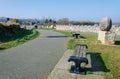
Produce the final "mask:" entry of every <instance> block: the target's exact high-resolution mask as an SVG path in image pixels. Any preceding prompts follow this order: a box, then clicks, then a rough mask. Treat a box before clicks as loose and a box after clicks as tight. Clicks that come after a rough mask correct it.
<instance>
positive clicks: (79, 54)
mask: <svg viewBox="0 0 120 79" xmlns="http://www.w3.org/2000/svg"><path fill="white" fill-rule="evenodd" d="M86 48H88V47H87V45H86V44H76V45H75V50H74V54H73V55H72V56H70V57H69V59H68V62H71V61H73V62H74V63H75V71H74V72H76V71H80V70H81V69H83V68H84V67H82V66H81V64H82V63H85V64H88V59H87V57H86Z"/></svg>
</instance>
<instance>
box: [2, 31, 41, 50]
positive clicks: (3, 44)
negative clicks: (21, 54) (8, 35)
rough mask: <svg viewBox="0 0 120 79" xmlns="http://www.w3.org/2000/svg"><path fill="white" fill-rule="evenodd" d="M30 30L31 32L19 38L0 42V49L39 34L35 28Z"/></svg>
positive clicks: (13, 45) (15, 44) (18, 43)
mask: <svg viewBox="0 0 120 79" xmlns="http://www.w3.org/2000/svg"><path fill="white" fill-rule="evenodd" d="M31 31H32V33H31V34H28V35H25V36H24V37H21V38H18V39H15V40H11V41H8V42H1V43H0V50H5V49H8V48H11V47H15V46H17V45H20V44H23V43H25V42H27V41H29V40H32V39H34V38H36V37H38V36H39V32H38V31H36V30H31Z"/></svg>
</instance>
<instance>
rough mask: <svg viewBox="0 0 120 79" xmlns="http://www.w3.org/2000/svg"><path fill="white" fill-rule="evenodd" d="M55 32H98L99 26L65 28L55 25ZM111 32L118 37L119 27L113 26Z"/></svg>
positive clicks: (64, 26) (119, 33)
mask: <svg viewBox="0 0 120 79" xmlns="http://www.w3.org/2000/svg"><path fill="white" fill-rule="evenodd" d="M56 29H57V30H64V31H71V32H93V33H98V32H99V30H100V29H99V26H97V25H94V26H66V25H57V26H56ZM111 31H113V32H115V33H116V34H117V35H120V26H115V25H113V26H112V28H111Z"/></svg>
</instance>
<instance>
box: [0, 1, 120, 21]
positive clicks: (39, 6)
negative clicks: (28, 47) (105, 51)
mask: <svg viewBox="0 0 120 79" xmlns="http://www.w3.org/2000/svg"><path fill="white" fill-rule="evenodd" d="M105 16H109V17H110V18H111V19H112V21H113V22H120V0H0V17H11V18H36V19H41V18H54V19H60V18H69V19H70V20H79V21H83V20H90V21H96V22H99V21H100V20H101V19H102V18H103V17H105Z"/></svg>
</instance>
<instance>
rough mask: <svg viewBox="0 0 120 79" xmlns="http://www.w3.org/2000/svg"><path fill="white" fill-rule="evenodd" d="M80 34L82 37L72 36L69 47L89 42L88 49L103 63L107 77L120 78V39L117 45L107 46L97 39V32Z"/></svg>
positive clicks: (110, 78) (68, 33) (107, 78)
mask: <svg viewBox="0 0 120 79" xmlns="http://www.w3.org/2000/svg"><path fill="white" fill-rule="evenodd" d="M57 32H60V33H63V34H65V35H68V36H72V35H71V33H70V32H63V31H57ZM80 34H81V37H80V39H74V38H71V39H70V40H69V42H68V45H67V48H68V49H72V50H73V49H74V45H75V44H87V45H88V50H87V51H88V52H91V55H95V58H96V59H95V60H96V61H99V62H100V63H102V65H101V69H100V70H102V71H103V72H105V74H104V76H105V78H106V79H120V39H116V45H114V46H107V45H102V44H101V43H100V41H98V40H97V35H95V34H90V33H80ZM95 60H94V61H95ZM94 66H96V65H94ZM96 69H97V67H96ZM98 70H99V69H98Z"/></svg>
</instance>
